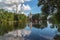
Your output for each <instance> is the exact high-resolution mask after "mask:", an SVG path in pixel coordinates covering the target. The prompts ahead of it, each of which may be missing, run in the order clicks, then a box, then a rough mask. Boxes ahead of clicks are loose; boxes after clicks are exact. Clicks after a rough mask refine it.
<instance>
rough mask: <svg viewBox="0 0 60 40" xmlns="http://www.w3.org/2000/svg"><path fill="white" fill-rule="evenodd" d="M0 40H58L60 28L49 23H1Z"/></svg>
mask: <svg viewBox="0 0 60 40" xmlns="http://www.w3.org/2000/svg"><path fill="white" fill-rule="evenodd" d="M0 40H60V27H59V25H58V24H54V23H52V22H49V21H41V22H39V23H32V22H29V23H24V22H23V23H18V22H17V23H13V24H8V23H2V24H0Z"/></svg>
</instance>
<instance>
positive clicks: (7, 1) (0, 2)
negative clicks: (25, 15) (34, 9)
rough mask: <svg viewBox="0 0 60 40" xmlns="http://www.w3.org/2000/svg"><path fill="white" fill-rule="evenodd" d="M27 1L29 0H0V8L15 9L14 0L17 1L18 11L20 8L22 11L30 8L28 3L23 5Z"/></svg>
mask: <svg viewBox="0 0 60 40" xmlns="http://www.w3.org/2000/svg"><path fill="white" fill-rule="evenodd" d="M29 1H31V0H0V8H3V9H7V10H11V11H12V10H14V11H16V5H15V4H14V2H16V3H18V11H21V8H22V9H23V11H26V10H31V8H30V6H29V5H24V2H29ZM11 2H12V3H11ZM21 3H23V4H21ZM21 5H22V7H21Z"/></svg>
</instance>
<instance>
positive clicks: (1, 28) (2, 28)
mask: <svg viewBox="0 0 60 40" xmlns="http://www.w3.org/2000/svg"><path fill="white" fill-rule="evenodd" d="M25 27H26V23H18V22H14V23H13V24H9V23H3V24H0V35H3V34H5V33H8V32H9V31H12V30H16V29H24V28H25Z"/></svg>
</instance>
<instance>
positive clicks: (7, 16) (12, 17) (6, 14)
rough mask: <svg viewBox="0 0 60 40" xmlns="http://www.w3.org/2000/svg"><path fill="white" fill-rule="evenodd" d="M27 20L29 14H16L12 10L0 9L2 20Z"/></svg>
mask: <svg viewBox="0 0 60 40" xmlns="http://www.w3.org/2000/svg"><path fill="white" fill-rule="evenodd" d="M19 20H21V21H26V20H27V16H26V15H24V14H16V13H12V12H8V11H6V10H4V9H0V22H7V21H19Z"/></svg>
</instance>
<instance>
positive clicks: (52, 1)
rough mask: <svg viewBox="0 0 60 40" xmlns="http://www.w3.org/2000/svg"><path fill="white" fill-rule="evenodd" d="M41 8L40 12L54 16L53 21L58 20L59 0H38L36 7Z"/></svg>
mask: <svg viewBox="0 0 60 40" xmlns="http://www.w3.org/2000/svg"><path fill="white" fill-rule="evenodd" d="M41 5H43V6H42V12H43V13H46V14H48V15H49V14H53V15H55V17H54V18H55V19H56V20H57V21H58V22H59V20H60V18H59V17H60V0H38V6H41ZM54 13H55V14H54Z"/></svg>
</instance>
